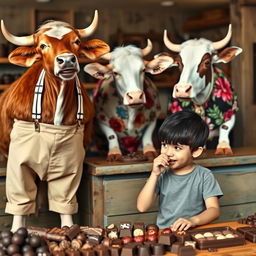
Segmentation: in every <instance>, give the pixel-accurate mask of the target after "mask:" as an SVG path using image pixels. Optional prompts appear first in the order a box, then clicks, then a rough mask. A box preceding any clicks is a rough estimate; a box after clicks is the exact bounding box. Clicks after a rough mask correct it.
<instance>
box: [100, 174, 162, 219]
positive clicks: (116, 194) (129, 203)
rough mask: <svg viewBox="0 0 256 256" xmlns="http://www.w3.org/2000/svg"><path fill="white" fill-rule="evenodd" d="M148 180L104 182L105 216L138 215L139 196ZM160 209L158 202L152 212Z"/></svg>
mask: <svg viewBox="0 0 256 256" xmlns="http://www.w3.org/2000/svg"><path fill="white" fill-rule="evenodd" d="M146 179H147V178H138V179H116V180H106V181H104V187H105V189H104V199H105V203H104V209H105V210H104V213H105V215H107V216H109V215H121V214H130V213H138V211H137V206H136V205H137V196H138V194H139V192H140V191H141V189H142V187H143V186H144V184H145V182H146ZM157 209H158V207H157V202H156V203H155V204H154V205H153V206H152V207H151V209H150V211H156V210H157Z"/></svg>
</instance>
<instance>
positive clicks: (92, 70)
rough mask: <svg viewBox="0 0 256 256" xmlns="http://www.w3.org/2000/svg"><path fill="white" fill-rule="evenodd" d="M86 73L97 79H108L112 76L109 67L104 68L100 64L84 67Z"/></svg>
mask: <svg viewBox="0 0 256 256" xmlns="http://www.w3.org/2000/svg"><path fill="white" fill-rule="evenodd" d="M84 71H85V72H86V73H88V74H90V75H91V76H93V77H94V78H96V79H103V78H107V77H109V76H110V74H111V69H110V68H109V66H108V65H107V66H103V65H101V64H99V63H96V62H95V63H90V64H87V65H86V66H85V67H84Z"/></svg>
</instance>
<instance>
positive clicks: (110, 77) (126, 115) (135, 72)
mask: <svg viewBox="0 0 256 256" xmlns="http://www.w3.org/2000/svg"><path fill="white" fill-rule="evenodd" d="M151 49H152V44H151V41H150V40H148V45H147V47H146V48H144V49H140V48H138V47H135V46H132V45H128V46H125V47H117V48H116V49H114V51H112V52H111V53H109V54H107V55H103V56H105V59H108V60H109V64H108V65H106V66H104V65H101V64H99V63H91V64H88V65H86V66H85V68H84V70H85V72H87V73H89V74H90V75H92V76H93V77H95V78H97V79H103V80H101V81H100V84H99V87H98V88H97V92H96V93H95V96H94V104H95V110H96V119H97V121H98V123H99V125H100V128H101V129H102V131H103V133H104V134H105V135H106V138H107V140H108V143H109V145H108V146H109V151H108V160H118V159H120V158H121V157H122V151H123V152H125V151H126V152H136V151H137V149H138V147H139V146H140V145H141V144H142V147H143V153H144V155H146V156H147V157H149V158H151V157H154V156H156V155H157V153H156V150H155V148H154V145H153V142H152V133H153V131H154V128H155V125H156V121H157V117H158V115H159V113H160V103H159V98H158V91H157V89H156V87H155V86H154V84H153V83H152V82H151V80H150V79H149V78H147V77H145V71H146V68H147V66H148V65H150V62H148V61H145V60H143V56H145V55H147V54H148V53H149V52H150V51H151ZM141 142H142V143H141Z"/></svg>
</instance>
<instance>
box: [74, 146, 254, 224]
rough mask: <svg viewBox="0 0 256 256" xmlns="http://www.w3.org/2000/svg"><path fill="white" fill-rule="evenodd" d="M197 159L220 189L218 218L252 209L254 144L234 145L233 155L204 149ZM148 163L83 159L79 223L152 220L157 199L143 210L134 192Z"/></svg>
mask: <svg viewBox="0 0 256 256" xmlns="http://www.w3.org/2000/svg"><path fill="white" fill-rule="evenodd" d="M196 162H197V163H198V164H201V165H203V166H205V167H208V168H210V169H211V170H212V172H213V173H214V175H215V177H216V179H217V180H218V182H219V184H220V186H221V188H222V190H223V193H224V196H223V197H222V198H221V199H220V205H221V217H220V218H219V219H218V221H228V220H235V219H239V218H243V217H246V216H248V215H250V214H253V213H254V212H255V209H256V198H255V194H256V186H255V180H256V148H237V149H234V155H233V156H216V155H214V152H213V151H212V150H207V151H206V152H205V153H204V155H203V156H202V157H201V158H200V159H198V160H197V161H196ZM151 167H152V162H151V161H147V162H140V163H138V162H137V163H128V164H127V163H121V162H111V163H109V162H107V161H105V160H103V159H100V158H88V159H86V161H85V168H84V176H83V179H82V182H81V185H80V188H79V193H78V198H79V223H80V224H81V225H102V226H106V225H108V224H110V223H115V224H118V223H119V222H120V221H127V220H128V221H132V222H138V221H143V222H145V223H153V222H155V218H156V215H157V210H158V206H157V202H156V203H155V205H154V206H153V207H152V208H151V209H150V210H149V211H148V212H146V213H139V212H138V211H137V209H136V199H137V195H138V194H139V191H140V190H141V188H142V187H143V185H144V184H145V182H146V179H147V177H148V176H149V175H150V172H151Z"/></svg>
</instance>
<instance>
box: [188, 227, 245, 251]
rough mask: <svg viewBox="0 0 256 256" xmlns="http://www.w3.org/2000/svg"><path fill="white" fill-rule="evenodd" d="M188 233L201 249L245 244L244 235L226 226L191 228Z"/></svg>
mask: <svg viewBox="0 0 256 256" xmlns="http://www.w3.org/2000/svg"><path fill="white" fill-rule="evenodd" d="M189 234H190V235H191V239H192V240H194V241H196V246H197V248H198V249H201V250H203V249H209V248H222V247H229V246H236V245H243V244H245V238H244V235H242V234H241V233H239V232H237V231H236V230H234V229H232V228H230V227H228V226H224V227H216V228H206V229H198V230H193V231H189Z"/></svg>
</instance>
